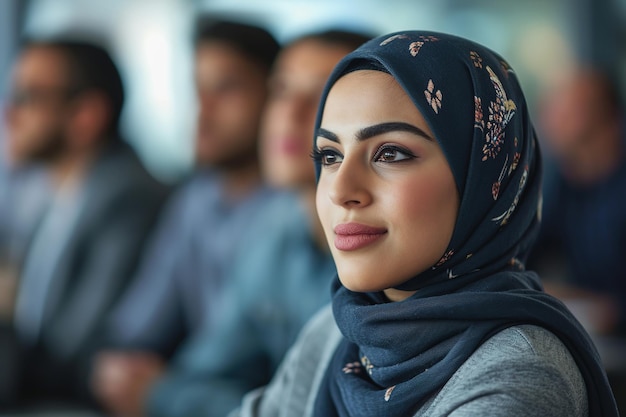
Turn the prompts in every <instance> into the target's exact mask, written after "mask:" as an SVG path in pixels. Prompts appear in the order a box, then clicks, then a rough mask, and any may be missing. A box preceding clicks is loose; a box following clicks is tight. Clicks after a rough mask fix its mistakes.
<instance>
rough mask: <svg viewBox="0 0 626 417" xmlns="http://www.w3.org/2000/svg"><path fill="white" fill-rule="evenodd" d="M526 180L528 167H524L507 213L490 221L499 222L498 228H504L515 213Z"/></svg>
mask: <svg viewBox="0 0 626 417" xmlns="http://www.w3.org/2000/svg"><path fill="white" fill-rule="evenodd" d="M527 179H528V165H527V166H525V167H524V172H523V173H522V177H521V178H520V180H519V186H518V189H517V193H516V194H515V198H514V199H513V203H511V206H510V207H509V208H508V210H507V211H505V212H504V213H502V214H501V215H499V216H498V217H494V218H493V219H491V220H492V221H494V222H499V223H500V226H504V225H505V224H507V223H508V222H509V218H510V217H511V215H512V214H513V212H514V211H515V208H516V207H517V203H519V198H520V195H521V194H522V191H524V188H525V187H526V181H527Z"/></svg>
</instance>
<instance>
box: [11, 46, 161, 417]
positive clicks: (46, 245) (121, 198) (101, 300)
mask: <svg viewBox="0 0 626 417" xmlns="http://www.w3.org/2000/svg"><path fill="white" fill-rule="evenodd" d="M77 39H80V38H78V37H77V36H72V37H59V38H55V39H38V40H29V41H26V42H25V43H24V44H23V45H22V47H21V50H20V52H19V54H18V57H17V59H16V63H15V68H14V72H13V78H12V86H11V89H12V90H11V91H12V92H11V96H10V98H9V100H8V103H7V108H6V111H5V118H6V125H7V133H8V135H7V136H8V145H9V147H8V148H9V153H10V157H11V159H12V160H13V162H14V163H15V164H18V165H28V164H36V163H40V164H42V165H43V166H44V167H45V170H46V173H47V175H48V176H49V178H50V182H51V184H52V187H53V189H54V191H53V193H52V197H51V200H50V201H49V202H48V206H47V208H46V209H45V211H44V212H43V214H42V216H41V219H39V221H38V224H37V226H36V228H35V229H34V231H33V235H32V237H31V238H30V239H29V243H28V246H27V248H26V250H25V252H24V258H23V260H22V261H21V263H20V264H21V266H20V268H19V283H18V288H17V295H16V300H15V310H14V313H13V323H14V330H15V336H16V347H17V349H18V352H16V355H17V359H19V367H18V368H17V373H18V375H19V378H18V379H17V380H16V381H15V383H16V386H17V388H16V393H17V398H16V399H15V404H14V405H15V406H17V407H20V406H24V407H36V406H38V405H41V406H44V405H54V406H56V405H68V406H75V405H89V400H88V395H87V392H88V391H87V389H86V386H87V384H86V380H87V371H88V368H89V365H88V363H89V360H90V357H91V354H92V352H93V351H94V350H95V349H97V346H98V343H99V337H98V336H99V334H100V331H101V326H102V321H103V317H104V316H105V315H106V313H107V312H108V311H109V309H110V307H111V306H112V305H113V304H114V302H115V301H116V299H117V298H118V296H119V294H120V293H121V292H122V290H123V289H124V287H125V286H126V284H127V282H128V281H129V278H130V277H131V276H132V273H133V270H134V268H135V266H136V262H137V259H138V256H139V253H140V251H141V248H142V246H143V243H144V241H145V239H146V236H147V235H148V232H149V231H150V229H151V227H152V225H153V222H154V220H155V218H156V216H157V214H158V211H159V209H160V206H161V204H162V202H163V201H164V199H165V197H166V193H167V190H166V187H164V186H163V185H162V184H160V183H159V182H158V181H156V180H155V179H154V178H153V177H152V176H151V175H150V174H149V173H148V172H147V171H146V169H145V168H144V166H143V165H142V163H141V162H140V160H139V158H138V157H137V155H136V154H135V152H134V151H133V150H132V149H131V148H130V146H128V145H127V144H126V143H125V142H124V141H123V139H122V138H121V136H120V134H119V133H120V132H119V128H118V124H119V118H120V114H121V111H122V107H123V104H124V87H123V84H122V79H121V76H120V74H119V71H118V69H117V67H116V65H115V63H114V62H113V60H112V58H111V56H110V55H109V53H108V52H107V51H106V49H105V48H103V47H102V46H100V45H98V44H96V43H91V42H88V41H84V40H77ZM12 360H16V358H15V357H13V358H6V357H5V358H3V361H12Z"/></svg>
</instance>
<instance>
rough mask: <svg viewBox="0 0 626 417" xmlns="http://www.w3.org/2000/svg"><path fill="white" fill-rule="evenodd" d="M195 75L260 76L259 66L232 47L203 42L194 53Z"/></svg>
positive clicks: (219, 42)
mask: <svg viewBox="0 0 626 417" xmlns="http://www.w3.org/2000/svg"><path fill="white" fill-rule="evenodd" d="M195 58H196V60H195V67H196V73H197V74H198V75H200V76H203V75H217V74H233V73H235V74H248V75H253V74H262V73H264V71H263V70H262V69H261V66H260V65H259V64H258V63H256V62H255V61H254V60H252V59H251V58H249V57H247V56H245V54H243V53H241V52H240V51H238V50H237V49H236V48H235V47H234V46H232V45H230V44H229V43H227V42H224V41H203V42H201V43H200V44H199V45H198V47H197V48H196V51H195Z"/></svg>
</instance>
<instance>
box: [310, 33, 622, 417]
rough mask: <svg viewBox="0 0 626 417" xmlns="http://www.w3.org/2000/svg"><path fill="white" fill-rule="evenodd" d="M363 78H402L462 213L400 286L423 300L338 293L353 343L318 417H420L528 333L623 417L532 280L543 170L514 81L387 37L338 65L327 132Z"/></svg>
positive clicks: (596, 410) (577, 337)
mask: <svg viewBox="0 0 626 417" xmlns="http://www.w3.org/2000/svg"><path fill="white" fill-rule="evenodd" d="M362 69H370V70H371V69H374V70H379V71H384V72H387V73H389V74H391V75H392V76H393V77H394V78H395V80H396V81H397V82H398V83H399V84H400V85H401V86H402V88H403V89H404V90H405V92H406V93H407V94H408V95H409V97H410V98H411V99H412V101H413V104H414V105H415V106H416V107H417V109H418V110H419V111H420V112H421V114H422V115H423V116H424V118H425V119H426V121H427V123H428V124H429V127H430V128H431V131H432V132H433V133H434V135H435V138H436V140H437V141H438V143H439V144H440V146H441V148H442V150H443V152H444V154H445V156H446V159H447V160H448V163H449V165H450V168H451V170H452V173H453V175H454V178H455V182H456V186H457V189H458V192H459V195H460V208H459V213H458V218H457V221H456V226H455V230H454V232H453V235H452V238H451V241H450V244H449V246H448V248H447V250H446V252H445V253H444V254H443V257H442V258H441V260H439V262H437V263H436V264H435V265H433V266H432V268H430V269H429V270H427V271H425V272H423V273H421V274H419V275H417V276H415V277H413V278H412V279H410V280H409V281H407V282H406V283H404V284H402V285H400V286H399V287H398V288H399V289H403V290H414V291H416V293H415V294H414V295H413V296H411V297H410V298H408V299H406V300H404V301H401V302H395V303H393V302H388V301H387V300H386V299H385V297H384V295H383V294H382V293H357V292H352V291H350V290H348V289H346V288H345V287H343V286H342V285H341V283H340V282H339V280H336V281H335V284H334V286H333V313H334V315H335V320H336V321H337V324H338V326H339V329H340V330H341V332H342V334H343V335H344V339H343V341H342V343H341V344H340V345H339V347H338V348H337V350H336V352H335V355H334V357H333V360H332V361H331V363H330V365H329V368H328V369H327V371H326V376H325V379H324V382H323V384H322V387H321V390H320V393H319V395H318V398H317V401H316V415H320V416H322V415H323V416H333V415H336V416H352V415H359V416H366V415H367V416H369V415H371V416H381V415H403V416H404V415H412V413H414V412H415V411H416V410H417V409H418V408H419V406H420V405H421V404H423V403H424V402H425V401H426V400H427V399H428V398H429V397H430V396H431V395H433V394H435V393H436V392H437V391H438V390H439V389H440V388H442V387H443V385H444V384H445V383H446V382H447V381H448V379H449V378H450V377H451V376H452V375H453V374H454V373H455V372H456V371H457V370H458V369H459V367H460V366H461V365H462V364H463V363H464V362H465V361H466V360H467V359H468V358H469V357H470V356H471V355H472V353H473V352H474V351H475V350H476V349H477V348H478V347H479V346H480V345H481V344H482V343H483V342H485V341H486V340H487V339H488V338H489V337H490V336H493V335H494V334H495V333H497V332H499V331H500V330H503V329H505V328H507V327H511V326H514V325H519V324H534V325H538V326H541V327H543V328H545V329H547V330H549V331H551V332H552V333H554V334H555V335H557V336H558V337H559V338H560V339H561V341H562V342H563V343H564V344H565V345H566V346H567V347H568V349H569V351H570V352H571V354H572V356H573V358H574V359H575V361H576V363H577V365H578V367H579V369H580V372H581V374H582V376H583V378H584V379H585V383H586V388H587V393H588V397H589V398H588V403H589V412H590V415H592V416H613V415H617V411H616V406H615V400H614V399H613V396H612V394H611V389H610V387H609V385H608V382H607V379H606V374H605V373H604V371H603V369H602V365H601V362H600V359H599V355H598V353H597V351H596V349H595V347H594V346H593V344H592V342H591V340H590V338H589V336H588V335H587V333H586V332H585V330H584V329H583V328H582V327H581V325H580V324H579V323H578V322H577V321H576V319H575V318H574V317H573V316H572V315H571V314H570V313H569V311H568V310H567V309H566V308H565V307H564V306H563V304H562V303H560V302H559V301H557V300H556V299H554V298H553V297H551V296H549V295H547V294H545V293H544V292H543V291H542V287H541V284H540V281H539V278H538V277H537V276H536V274H534V273H533V272H530V271H526V270H525V267H524V262H525V259H526V256H527V254H528V251H529V249H530V247H531V246H532V244H533V242H534V239H535V235H536V234H537V231H538V228H539V224H540V204H541V161H540V154H539V148H538V144H537V140H536V137H535V132H534V129H533V126H532V124H531V121H530V118H529V114H528V108H527V105H526V102H525V99H524V95H523V93H522V90H521V88H520V85H519V82H518V80H517V77H516V75H515V72H514V71H513V69H512V68H511V67H510V66H509V64H508V63H507V62H506V61H505V60H504V59H503V58H502V57H500V56H499V55H498V54H496V53H495V52H493V51H491V50H489V49H487V48H485V47H484V46H481V45H479V44H477V43H474V42H471V41H468V40H466V39H462V38H459V37H456V36H451V35H446V34H442V33H436V32H424V31H405V32H397V33H393V34H389V35H385V36H382V37H379V38H377V39H373V40H371V41H369V42H367V43H365V44H364V45H363V46H361V47H360V48H359V49H357V50H356V51H354V52H352V53H351V54H349V55H348V56H346V57H345V58H344V59H343V60H342V61H341V62H340V63H339V64H338V65H337V67H336V68H335V70H334V72H333V73H332V75H331V76H330V79H329V80H328V83H327V85H326V88H325V91H324V93H323V96H322V101H321V104H320V111H319V114H318V117H317V125H316V128H319V127H320V122H321V119H322V115H323V111H324V103H325V101H326V98H327V96H328V92H329V91H330V89H331V88H332V86H333V84H334V83H335V82H336V81H337V80H338V79H339V78H340V77H342V76H343V75H345V74H347V73H349V72H352V71H358V70H362ZM363 88H367V85H363ZM316 168H317V172H318V175H319V171H320V166H319V165H318V166H317V167H316ZM354 368H360V370H358V371H357V370H355V369H354ZM361 370H362V371H361Z"/></svg>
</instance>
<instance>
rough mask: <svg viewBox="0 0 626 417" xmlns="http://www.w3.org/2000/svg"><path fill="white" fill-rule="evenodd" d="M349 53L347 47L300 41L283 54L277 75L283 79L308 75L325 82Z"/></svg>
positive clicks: (278, 61) (317, 41)
mask: <svg viewBox="0 0 626 417" xmlns="http://www.w3.org/2000/svg"><path fill="white" fill-rule="evenodd" d="M349 52H350V50H349V49H348V48H347V47H344V46H340V45H332V44H329V43H325V42H322V41H319V40H315V39H306V40H302V41H298V42H296V43H294V44H293V45H291V46H288V47H287V48H286V49H284V50H283V51H282V52H281V54H280V55H279V57H278V60H277V62H276V67H275V73H277V74H279V75H281V76H283V77H288V76H290V75H294V74H308V75H309V76H310V77H318V78H323V79H324V81H325V80H326V78H327V77H328V75H329V74H330V72H331V71H332V69H333V68H334V67H335V65H336V64H337V63H338V62H339V60H340V59H341V58H343V57H344V56H345V55H346V54H348V53H349Z"/></svg>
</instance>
